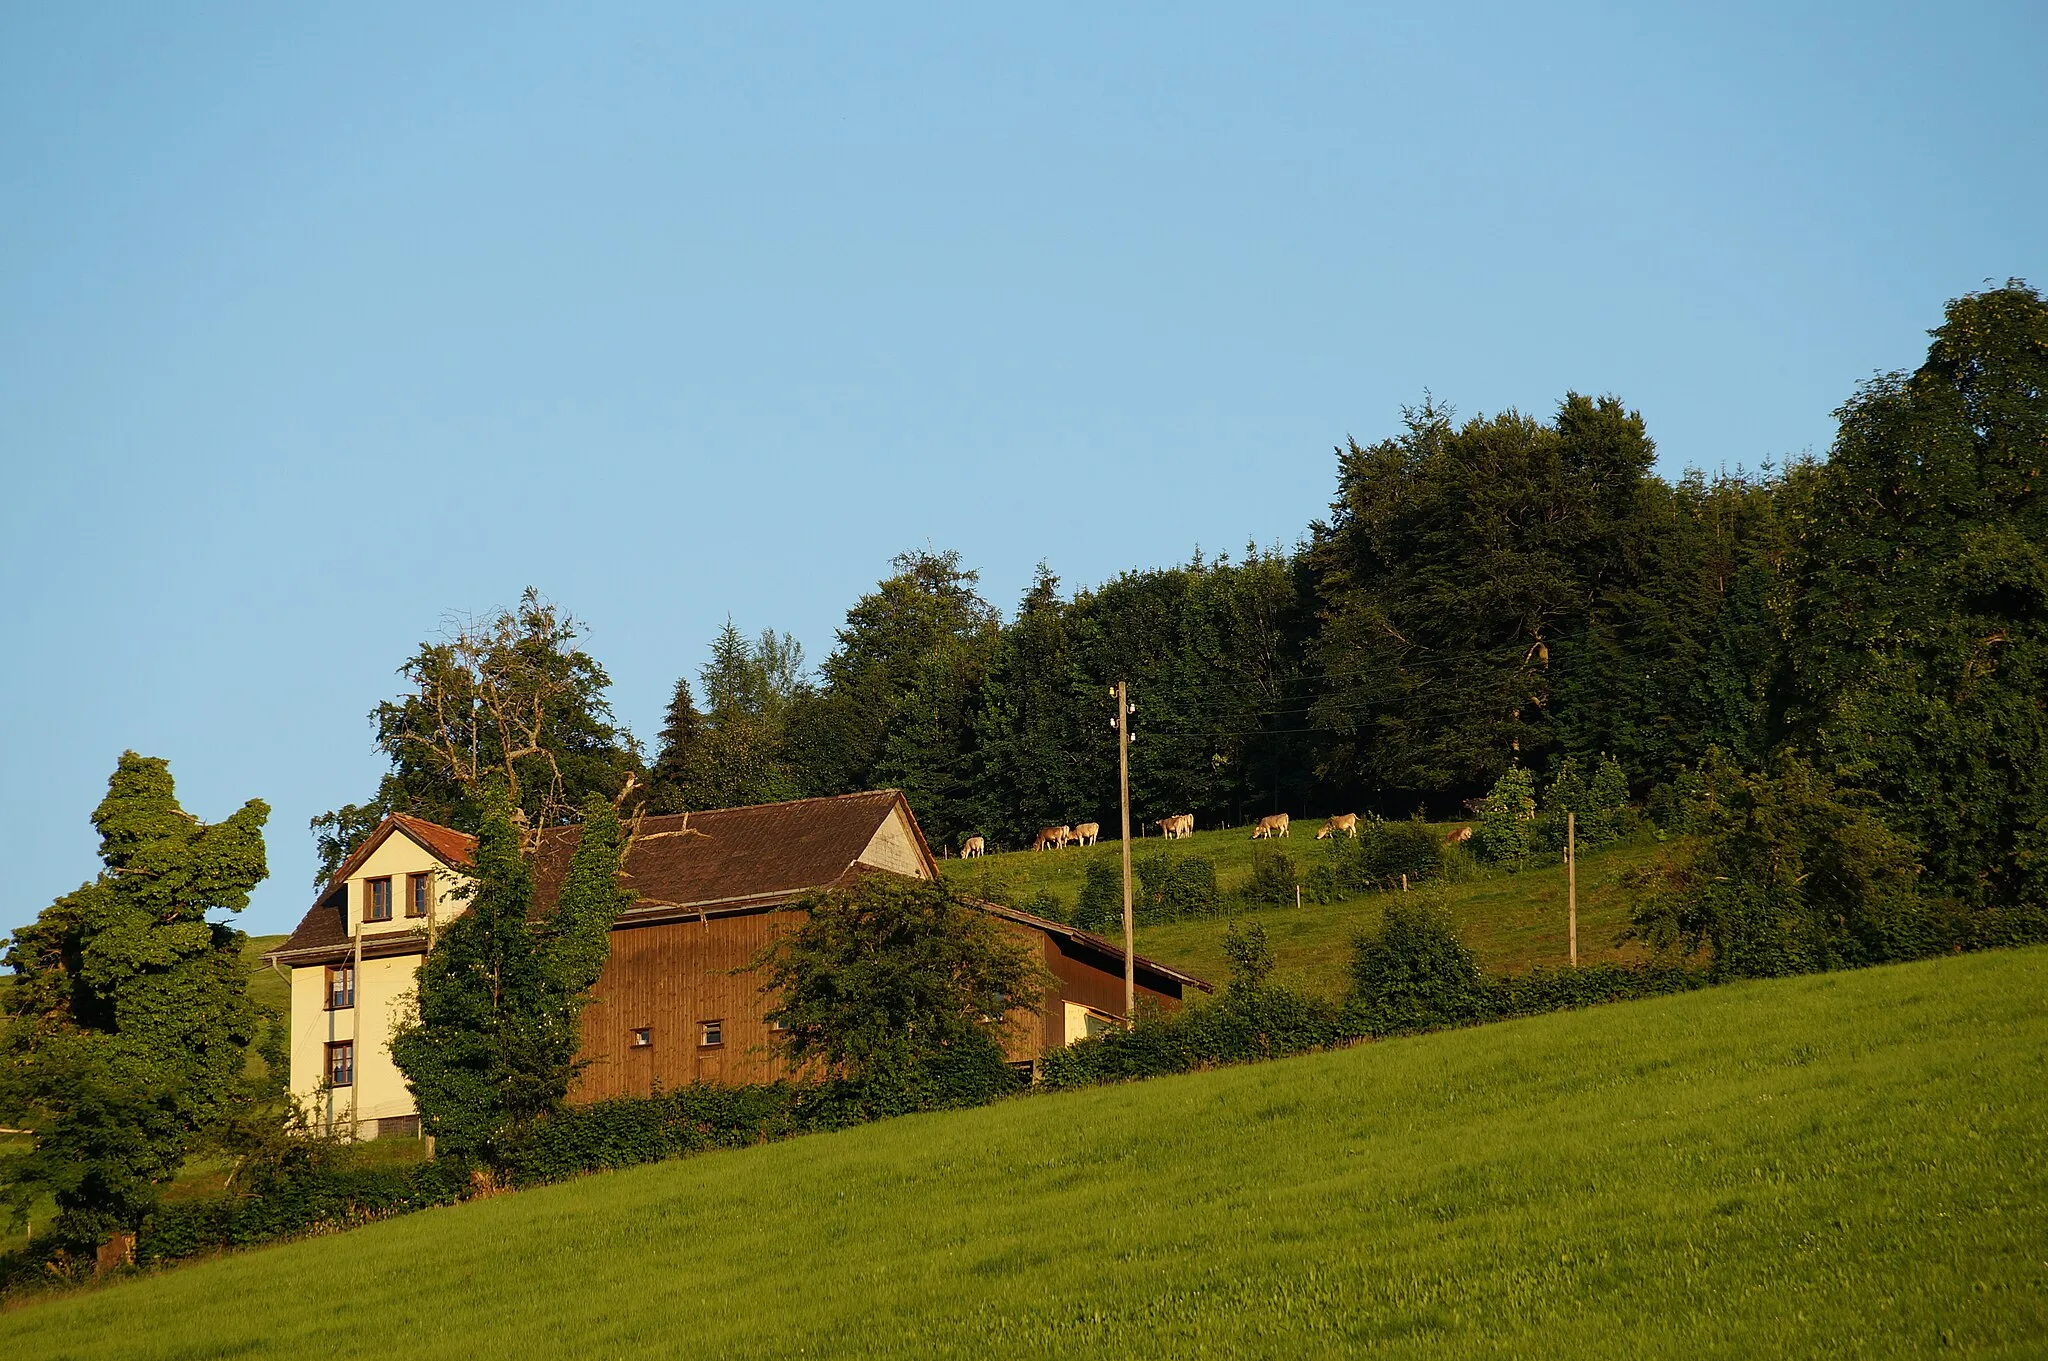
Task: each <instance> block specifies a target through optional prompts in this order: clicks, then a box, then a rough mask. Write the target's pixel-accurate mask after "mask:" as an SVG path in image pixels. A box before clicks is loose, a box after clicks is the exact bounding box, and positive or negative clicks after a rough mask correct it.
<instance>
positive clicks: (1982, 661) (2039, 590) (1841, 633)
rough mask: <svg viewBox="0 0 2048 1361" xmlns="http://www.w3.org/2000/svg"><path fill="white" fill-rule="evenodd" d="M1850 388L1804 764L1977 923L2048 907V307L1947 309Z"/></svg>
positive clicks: (1818, 504) (1804, 728) (1986, 302)
mask: <svg viewBox="0 0 2048 1361" xmlns="http://www.w3.org/2000/svg"><path fill="white" fill-rule="evenodd" d="M1933 336H1934V340H1933V344H1932V345H1931V346H1930V347H1929V349H1928V352H1927V359H1926V362H1925V363H1923V364H1922V365H1921V366H1920V368H1919V369H1918V370H1916V371H1915V372H1913V373H1912V374H1910V375H1908V374H1897V373H1895V374H1889V375H1885V376H1883V377H1879V378H1876V379H1873V380H1871V381H1870V382H1869V383H1867V384H1865V385H1864V387H1863V388H1862V390H1860V391H1859V392H1858V393H1857V394H1856V395H1855V396H1854V397H1853V398H1852V399H1851V400H1850V401H1849V403H1848V404H1847V405H1846V406H1844V407H1843V408H1842V409H1841V411H1839V412H1838V413H1837V415H1838V417H1839V420H1840V428H1839V433H1838V434H1837V436H1836V439H1835V444H1834V448H1833V450H1832V451H1831V452H1830V454H1829V457H1828V462H1827V465H1826V467H1825V469H1824V471H1823V475H1822V476H1821V477H1819V478H1818V479H1817V487H1816V490H1815V494H1814V496H1813V498H1812V503H1811V506H1810V508H1808V510H1807V511H1806V515H1805V518H1804V522H1803V525H1802V529H1803V536H1804V544H1803V546H1804V549H1805V554H1804V562H1805V571H1804V574H1803V580H1802V586H1803V591H1802V594H1801V597H1800V598H1799V600H1798V601H1797V603H1796V607H1795V610H1794V618H1795V627H1794V628H1793V629H1792V631H1791V638H1792V640H1793V645H1792V647H1791V673H1792V691H1793V701H1792V712H1791V715H1790V721H1789V727H1790V729H1791V734H1790V735H1791V737H1792V740H1793V742H1794V744H1795V745H1796V747H1797V748H1798V750H1799V751H1800V752H1801V753H1802V754H1803V755H1804V756H1805V757H1806V758H1807V759H1808V760H1810V761H1812V762H1813V763H1814V764H1815V765H1816V766H1817V767H1819V768H1820V769H1822V770H1825V771H1826V772H1827V773H1828V774H1829V775H1830V777H1832V778H1833V779H1834V780H1836V781H1838V782H1839V783H1841V784H1842V785H1844V786H1845V787H1849V788H1854V789H1858V790H1861V791H1863V792H1865V793H1867V794H1869V795H1870V796H1872V797H1873V798H1874V799H1875V800H1877V802H1878V804H1879V805H1880V806H1882V808H1883V809H1884V814H1885V817H1886V819H1887V820H1888V821H1889V822H1890V823H1891V825H1892V826H1893V827H1895V828H1896V829H1897V830H1898V832H1899V833H1900V834H1901V835H1902V836H1904V837H1905V838H1907V839H1908V840H1910V841H1911V842H1913V843H1914V844H1915V845H1916V846H1917V847H1918V848H1919V852H1920V856H1921V860H1922V864H1923V865H1924V867H1925V871H1926V874H1927V878H1928V881H1929V882H1930V884H1932V885H1933V886H1935V887H1936V888H1937V889H1938V891H1939V892H1941V893H1943V894H1946V895H1950V896H1953V897H1955V898H1957V899H1959V900H1960V901H1961V902H1962V903H1963V904H1964V905H1965V906H1967V907H1969V908H1971V909H1979V910H1981V909H1984V908H1988V907H2000V906H2003V907H2011V906H2014V905H2017V904H2020V903H2040V902H2044V901H2048V707H2044V705H2043V704H2042V702H2041V697H2042V695H2043V694H2048V497H2044V496H2043V495H2042V477H2043V474H2044V472H2048V300H2044V299H2043V298H2042V297H2041V295H2040V294H2039V293H2038V292H2036V291H2035V290H2033V289H2031V288H2029V287H2027V286H2025V285H2024V284H2021V283H2019V282H2017V281H2014V282H2012V283H2009V284H2008V285H2007V286H2005V287H2003V288H1996V289H1990V290H1987V291H1985V292H1983V293H1976V294H1971V295H1969V296H1967V297H1963V298H1959V299H1957V300H1956V301H1954V302H1952V303H1950V304H1949V305H1948V308H1947V312H1946V315H1945V317H1944V320H1943V323H1942V325H1941V326H1940V327H1939V328H1937V329H1936V330H1935V331H1934V332H1933Z"/></svg>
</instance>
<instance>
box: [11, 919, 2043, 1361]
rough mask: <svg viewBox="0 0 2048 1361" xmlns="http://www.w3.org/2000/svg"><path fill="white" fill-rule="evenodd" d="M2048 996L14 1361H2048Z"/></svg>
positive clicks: (2012, 960)
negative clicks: (178, 1360)
mask: <svg viewBox="0 0 2048 1361" xmlns="http://www.w3.org/2000/svg"><path fill="white" fill-rule="evenodd" d="M2044 990H2048V951H2044V950H2025V951H2007V952H1994V953H1987V954H1981V955H1969V956H1960V957H1952V958H1945V959H1939V960H1934V961H1930V962H1925V963H1918V964H1909V965H1900V966H1893V967H1888V968H1882V969H1872V970H1866V971H1862V972H1857V973H1844V974H1830V975H1820V976H1810V977H1802V978H1795V979H1786V980H1780V981H1772V982H1763V983H1748V984H1741V985H1734V986H1728V987H1722V988H1716V989H1710V990H1708V991H1705V992H1698V993H1690V994H1685V995H1682V996H1676V997H1668V998H1660V999H1657V1000H1654V1001H1648V1002H1640V1003H1632V1004H1628V1005H1622V1006H1610V1007H1602V1008H1595V1009H1591V1010H1587V1011H1580V1012H1568V1013H1558V1014H1552V1015H1547V1016H1542V1017H1537V1018H1533V1019H1530V1020H1525V1021H1517V1022H1511V1023H1506V1024H1500V1025H1492V1026H1486V1027H1481V1028H1477V1029H1472V1030H1464V1031H1454V1032H1446V1033H1439V1034H1434V1035H1425V1036H1419V1037H1416V1038H1412V1039H1406V1040H1399V1041H1391V1042H1386V1043H1380V1044H1371V1045H1364V1046H1360V1047H1358V1048H1354V1049H1349V1050H1345V1051H1341V1052H1336V1053H1329V1054H1321V1055H1314V1056H1310V1057H1307V1058H1301V1059H1294V1060H1288V1061H1285V1062H1279V1063H1269V1064H1262V1065H1255V1066H1250V1067H1242V1068H1233V1069H1225V1070H1220V1071H1214V1072H1209V1073H1203V1074H1196V1075H1192V1076H1188V1077H1181V1078H1171V1079H1162V1080H1158V1081H1153V1082H1146V1083H1139V1084H1133V1085H1128V1086H1122V1087H1114V1088H1101V1089H1095V1090H1089V1091H1081V1092H1071V1093H1065V1094H1059V1095H1034V1096H1024V1097H1019V1098H1017V1099H1014V1100H1011V1101H1007V1102H1004V1103H1001V1104H999V1105H996V1106H992V1107H984V1108H981V1109H977V1110H971V1111H962V1112H954V1113H947V1114H939V1115H929V1116H918V1117H911V1118H906V1119H899V1120H894V1121H889V1122H886V1123H883V1124H878V1125H870V1126H865V1127H862V1128H858V1129H854V1130H850V1131H847V1132H844V1133H840V1134H832V1135H822V1136H815V1137H811V1138H804V1139H797V1140H792V1141H790V1142H787V1143H782V1144H773V1145H768V1146H764V1147H759V1148H754V1149H748V1150H744V1151H740V1152H735V1153H721V1154H714V1155H709V1156H705V1157H701V1158H696V1159H692V1160H687V1161H683V1162H676V1163H667V1164H661V1165H656V1166H650V1167H644V1168H638V1169H634V1170H631V1171H626V1172H619V1173H610V1174H605V1175H601V1176H592V1177H587V1178H583V1179H581V1180H578V1181H574V1182H569V1183H564V1184H561V1185H557V1186H553V1187H548V1188H544V1189H541V1190H537V1191H530V1192H524V1193H520V1194H517V1195H510V1196H503V1197H499V1198H495V1199H490V1200H484V1201H478V1202H472V1203H470V1204H467V1205H462V1206H456V1207H452V1208H449V1209H444V1210H434V1211H429V1212H426V1213H423V1214H418V1215H413V1216H410V1217H408V1218H404V1219H398V1220H392V1221H388V1222H386V1223H382V1224H377V1225H373V1226H370V1227H368V1228H365V1229H361V1230H357V1231H354V1232H351V1233H346V1234H338V1235H334V1236H330V1237H325V1238H318V1239H313V1240H308V1241H304V1242H299V1243H294V1244H288V1245H284V1246H280V1247H275V1248H269V1249H264V1250H259V1251H252V1252H248V1253H243V1254H239V1255H233V1256H229V1257H225V1258H222V1259H218V1260H215V1261H211V1262H206V1263H202V1264H198V1265H195V1266H190V1267H186V1268H183V1269H179V1270H174V1271H169V1272H166V1273H163V1274H161V1275H158V1276H153V1277H145V1278H142V1279H138V1280H133V1281H127V1282H121V1283H116V1284H112V1285H109V1286H107V1287H104V1288H100V1289H93V1290H87V1291H84V1292H81V1293H78V1294H75V1295H72V1296H68V1297H63V1298H57V1299H51V1300H47V1301H43V1302H40V1303H34V1304H30V1305H28V1306H26V1307H23V1308H19V1309H16V1310H15V1311H13V1312H10V1313H7V1314H5V1315H0V1354H5V1355H6V1356H8V1357H9V1358H12V1359H13V1361H30V1358H57V1357H88V1356H90V1357H94V1358H126V1357H134V1358H169V1357H191V1356H220V1355H240V1354H255V1355H321V1356H336V1357H353V1356H364V1357H369V1356H376V1355H381V1354H386V1353H389V1352H392V1351H394V1350H395V1351H403V1352H404V1353H405V1354H407V1355H412V1356H422V1357H468V1356H474V1355H495V1356H505V1357H526V1356H534V1357H541V1356H546V1357H556V1356H668V1355H673V1354H676V1353H677V1352H679V1351H687V1352H689V1353H690V1354H693V1355H712V1356H725V1357H770V1356H796V1355H836V1356H855V1357H893V1356H962V1357H1002V1356H1018V1357H1038V1356H1048V1355H1052V1356H1103V1355H1114V1354H1147V1353H1162V1352H1163V1353H1166V1354H1169V1355H1183V1356H1219V1357H1226V1356H1276V1355H1289V1356H1336V1355H1354V1354H1359V1353H1371V1354H1375V1355H1387V1356H1397V1357H1454V1356H1455V1357H1465V1356H1535V1355H1546V1356H1572V1357H1584V1356H1594V1357H1598V1356H1616V1357H1621V1356H1627V1357H1644V1356H1649V1357H1657V1356H1670V1357H1695V1356H1730V1357H1735V1356H1752V1355H1776V1356H1836V1355H1870V1356H1913V1355H1924V1354H1927V1353H1929V1352H1933V1351H1937V1350H1943V1349H1954V1350H1957V1351H1961V1352H1972V1353H1976V1354H1980V1355H2001V1354H2002V1355H2038V1354H2039V1353H2040V1350H2041V1348H2042V1347H2043V1346H2044V1345H2048V1262H2044V1261H2043V1256H2044V1254H2043V1253H2042V1251H2041V1245H2042V1244H2043V1243H2044V1242H2048V1194H2044V1193H2048V1184H2044V1182H2048V1081H2044V1079H2048V1004H2044V1002H2043V997H2044V995H2048V993H2044ZM230 1301H232V1302H233V1307H232V1308H223V1307H222V1305H223V1304H224V1303H226V1302H230Z"/></svg>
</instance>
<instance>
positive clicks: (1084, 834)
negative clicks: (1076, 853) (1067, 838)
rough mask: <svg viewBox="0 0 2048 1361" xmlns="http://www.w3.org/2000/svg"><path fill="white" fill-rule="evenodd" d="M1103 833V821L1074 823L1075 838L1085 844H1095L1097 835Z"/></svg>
mask: <svg viewBox="0 0 2048 1361" xmlns="http://www.w3.org/2000/svg"><path fill="white" fill-rule="evenodd" d="M1101 833H1102V824H1101V823H1098V822H1077V823H1075V824H1074V840H1076V841H1078V842H1080V843H1081V844H1082V845H1083V846H1093V845H1094V844H1095V839H1096V837H1098V836H1099V835H1101Z"/></svg>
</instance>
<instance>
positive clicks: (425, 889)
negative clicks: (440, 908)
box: [405, 874, 434, 917]
mask: <svg viewBox="0 0 2048 1361" xmlns="http://www.w3.org/2000/svg"><path fill="white" fill-rule="evenodd" d="M433 893H434V888H433V880H432V879H431V878H430V877H429V876H427V875H424V874H408V875H407V876H405V915H406V916H408V917H424V916H426V915H427V904H428V903H430V902H432V901H433Z"/></svg>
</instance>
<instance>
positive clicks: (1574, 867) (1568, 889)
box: [1564, 813, 1579, 969]
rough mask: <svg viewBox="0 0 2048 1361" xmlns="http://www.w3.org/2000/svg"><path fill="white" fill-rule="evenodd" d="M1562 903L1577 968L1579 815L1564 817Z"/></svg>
mask: <svg viewBox="0 0 2048 1361" xmlns="http://www.w3.org/2000/svg"><path fill="white" fill-rule="evenodd" d="M1564 901H1565V915H1566V916H1567V918H1568V919H1569V921H1570V929H1571V937H1572V967H1573V968H1574V969H1576V968H1578V967H1579V815H1578V814H1577V813H1566V814H1565V815H1564Z"/></svg>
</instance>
